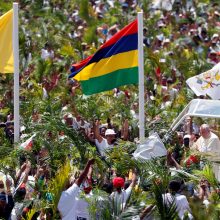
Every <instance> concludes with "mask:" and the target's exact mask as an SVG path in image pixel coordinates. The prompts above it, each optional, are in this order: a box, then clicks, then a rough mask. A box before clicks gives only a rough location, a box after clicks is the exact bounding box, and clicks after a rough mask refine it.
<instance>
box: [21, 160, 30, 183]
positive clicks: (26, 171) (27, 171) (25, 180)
mask: <svg viewBox="0 0 220 220" xmlns="http://www.w3.org/2000/svg"><path fill="white" fill-rule="evenodd" d="M26 164H27V165H26V169H25V176H24V179H23V181H22V183H26V182H27V181H28V175H29V173H30V170H31V162H30V161H27V163H26Z"/></svg>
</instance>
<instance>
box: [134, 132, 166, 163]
mask: <svg viewBox="0 0 220 220" xmlns="http://www.w3.org/2000/svg"><path fill="white" fill-rule="evenodd" d="M165 155H167V150H166V148H165V146H164V144H163V142H162V141H161V139H160V137H159V135H158V134H157V133H153V134H151V135H150V136H149V137H148V138H147V139H146V140H145V142H144V143H143V144H140V145H138V147H137V149H136V151H135V152H134V153H133V156H134V158H135V159H144V160H150V159H152V158H155V157H161V156H165Z"/></svg>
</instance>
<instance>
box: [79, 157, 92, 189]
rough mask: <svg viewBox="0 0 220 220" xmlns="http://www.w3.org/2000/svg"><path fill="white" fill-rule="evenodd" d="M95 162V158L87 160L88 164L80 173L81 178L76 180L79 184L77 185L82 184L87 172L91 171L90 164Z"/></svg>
mask: <svg viewBox="0 0 220 220" xmlns="http://www.w3.org/2000/svg"><path fill="white" fill-rule="evenodd" d="M94 162H95V159H90V160H89V161H88V162H87V164H86V166H85V168H84V170H83V172H82V173H81V174H80V176H79V178H78V179H77V180H76V185H77V186H80V185H81V184H82V182H83V180H84V179H85V178H86V176H87V174H88V172H89V168H90V166H91V165H92V164H94Z"/></svg>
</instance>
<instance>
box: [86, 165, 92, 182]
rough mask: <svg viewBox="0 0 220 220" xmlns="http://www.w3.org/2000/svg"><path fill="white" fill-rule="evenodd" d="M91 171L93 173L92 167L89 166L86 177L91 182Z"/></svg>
mask: <svg viewBox="0 0 220 220" xmlns="http://www.w3.org/2000/svg"><path fill="white" fill-rule="evenodd" d="M92 171H93V166H92V165H91V166H90V167H89V172H88V174H87V177H88V179H89V180H92Z"/></svg>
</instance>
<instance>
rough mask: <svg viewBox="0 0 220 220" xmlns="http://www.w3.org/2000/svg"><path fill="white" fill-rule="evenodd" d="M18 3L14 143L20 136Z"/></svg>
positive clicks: (15, 26) (14, 26)
mask: <svg viewBox="0 0 220 220" xmlns="http://www.w3.org/2000/svg"><path fill="white" fill-rule="evenodd" d="M18 32H19V30H18V3H13V56H14V143H16V142H18V141H19V138H20V113H19V39H18Z"/></svg>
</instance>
